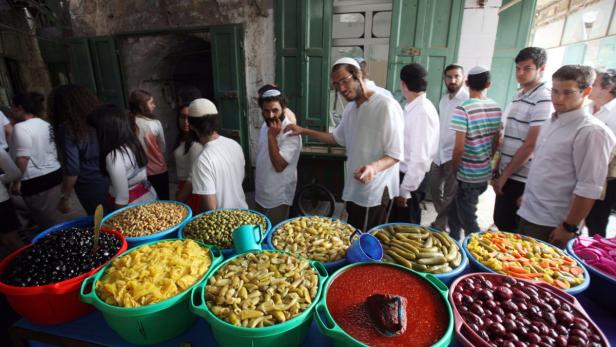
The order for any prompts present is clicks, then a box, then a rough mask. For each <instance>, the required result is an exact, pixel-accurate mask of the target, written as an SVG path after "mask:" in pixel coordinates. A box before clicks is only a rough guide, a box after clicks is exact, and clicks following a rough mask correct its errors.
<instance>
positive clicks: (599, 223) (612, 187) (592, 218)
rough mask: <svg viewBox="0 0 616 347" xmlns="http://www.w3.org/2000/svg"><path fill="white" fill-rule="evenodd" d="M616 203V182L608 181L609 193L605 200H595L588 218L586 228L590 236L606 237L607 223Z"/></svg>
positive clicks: (606, 193) (607, 192)
mask: <svg viewBox="0 0 616 347" xmlns="http://www.w3.org/2000/svg"><path fill="white" fill-rule="evenodd" d="M615 203H616V180H609V181H607V191H606V192H605V198H604V199H603V200H595V204H594V205H593V206H592V209H591V210H590V213H589V214H588V216H587V217H586V227H587V228H588V235H590V236H593V235H595V234H599V235H602V236H603V237H605V234H606V229H607V222H608V220H609V218H610V214H611V213H612V208H613V207H614V204H615Z"/></svg>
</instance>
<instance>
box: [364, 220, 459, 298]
mask: <svg viewBox="0 0 616 347" xmlns="http://www.w3.org/2000/svg"><path fill="white" fill-rule="evenodd" d="M390 225H408V226H413V227H418V228H425V229H428V230H430V231H432V232H437V231H439V230H437V229H433V228H430V227H422V226H421V225H417V224H413V223H386V224H381V225H377V226H375V227H374V228H372V229H370V230H369V231H368V233H370V234H372V233H373V232H375V231H377V230H379V229H383V228H385V227H388V226H390ZM452 240H453V239H452ZM453 241H454V242H455V243H456V245H458V248H459V249H460V254H461V255H462V261H461V262H460V265H458V267H456V268H455V269H452V270H451V271H449V272H447V273H444V274H432V275H433V276H434V277H436V278H438V279H439V280H440V281H441V282H443V283H445V284H446V285H447V286H449V285H450V284H451V282H453V281H454V280H455V279H456V278H458V277H460V276H462V275H464V274H466V273H468V257H467V256H466V252H464V251H463V250H462V246H460V243H459V242H458V241H456V240H453Z"/></svg>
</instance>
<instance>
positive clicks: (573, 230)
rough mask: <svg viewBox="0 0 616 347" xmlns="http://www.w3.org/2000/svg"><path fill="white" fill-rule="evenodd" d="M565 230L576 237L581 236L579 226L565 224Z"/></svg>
mask: <svg viewBox="0 0 616 347" xmlns="http://www.w3.org/2000/svg"><path fill="white" fill-rule="evenodd" d="M563 228H564V229H565V230H567V231H568V232H570V233H574V234H576V235H579V234H580V228H578V226H577V225H573V224H569V223H567V222H563Z"/></svg>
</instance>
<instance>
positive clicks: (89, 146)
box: [47, 84, 109, 214]
mask: <svg viewBox="0 0 616 347" xmlns="http://www.w3.org/2000/svg"><path fill="white" fill-rule="evenodd" d="M99 105H100V101H99V99H98V98H97V97H96V95H94V93H92V92H91V91H90V90H89V89H87V88H85V87H82V86H79V85H75V84H68V85H63V86H59V87H56V88H55V89H54V90H52V91H51V94H50V95H49V98H48V100H47V114H48V115H49V119H50V121H51V125H52V129H53V138H54V140H55V142H56V146H57V148H58V156H59V158H60V162H61V163H62V168H63V170H64V177H63V180H62V195H61V196H60V204H59V205H58V210H59V211H60V212H62V213H67V212H68V211H70V206H69V204H68V201H69V197H70V196H71V193H72V192H73V188H74V190H75V193H76V194H77V197H78V198H79V202H80V203H81V205H82V206H83V208H84V209H85V210H86V213H87V214H93V213H94V210H95V209H96V206H97V205H98V204H105V202H106V197H107V192H108V190H109V180H108V179H107V178H106V177H105V176H103V174H102V173H101V171H100V166H99V158H98V154H99V150H98V141H97V140H96V132H95V130H94V128H92V127H91V126H90V125H88V123H87V119H86V117H87V115H88V114H90V113H91V112H92V111H94V110H95V109H96V108H97V107H98V106H99Z"/></svg>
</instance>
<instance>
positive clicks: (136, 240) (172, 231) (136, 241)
mask: <svg viewBox="0 0 616 347" xmlns="http://www.w3.org/2000/svg"><path fill="white" fill-rule="evenodd" d="M155 202H171V203H174V204H178V205H180V206H182V207H184V208H185V209H186V211H187V212H188V213H187V214H186V217H185V218H184V220H182V221H181V222H180V223H179V224H177V225H175V226H173V227H171V228H169V229H167V230H162V231H159V232H157V233H155V234H151V235H147V236H139V237H126V241H127V242H128V248H129V249H131V248H133V247H137V246H139V245H142V244H144V243H148V242H152V241H157V240H162V239H172V238H175V237H176V236H177V231H178V229H180V228H182V227H183V226H184V224H186V223H187V222H188V220H190V218H191V217H192V210H191V209H190V207H189V206H188V205H186V204H183V203H181V202H179V201H173V200H153V201H147V202H140V203H135V204H130V205H128V206H126V207H123V208H121V209H119V210H116V211H113V212H112V213H110V214H108V215H106V216H105V217H104V218H103V220H102V223H101V224H102V225H104V224H105V221H107V220H108V219H109V218H111V217H112V216H114V215H116V214H118V213H121V212H123V211H124V210H128V209H129V208H132V207H135V206H139V205H146V204H152V203H155Z"/></svg>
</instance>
